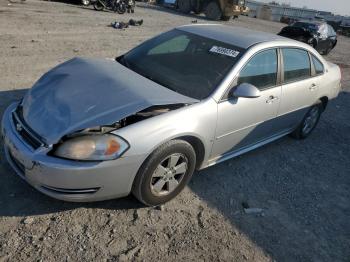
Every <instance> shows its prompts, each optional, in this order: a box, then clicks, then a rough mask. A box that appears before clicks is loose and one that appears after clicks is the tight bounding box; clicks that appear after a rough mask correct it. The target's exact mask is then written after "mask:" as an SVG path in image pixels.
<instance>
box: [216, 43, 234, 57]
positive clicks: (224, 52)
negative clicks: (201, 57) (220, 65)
mask: <svg viewBox="0 0 350 262" xmlns="http://www.w3.org/2000/svg"><path fill="white" fill-rule="evenodd" d="M209 52H212V53H217V54H221V55H226V56H231V57H237V56H238V55H239V52H238V51H236V50H232V49H228V48H225V47H220V46H216V45H214V46H213V47H212V48H210V50H209Z"/></svg>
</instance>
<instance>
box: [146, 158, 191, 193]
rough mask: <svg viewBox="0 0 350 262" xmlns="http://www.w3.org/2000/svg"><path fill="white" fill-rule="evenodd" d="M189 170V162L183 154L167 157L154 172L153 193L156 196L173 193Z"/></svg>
mask: <svg viewBox="0 0 350 262" xmlns="http://www.w3.org/2000/svg"><path fill="white" fill-rule="evenodd" d="M187 169H188V160H187V158H186V157H185V156H184V155H183V154H179V153H176V154H172V155H170V156H168V157H166V158H165V159H164V160H163V161H162V162H161V163H160V164H159V165H158V166H157V168H156V170H155V171H154V172H153V175H152V178H151V191H152V193H153V194H154V195H156V196H164V195H168V194H170V193H171V192H173V191H174V190H175V189H176V188H177V187H178V186H179V184H180V182H181V180H182V179H183V177H184V175H185V174H186V172H187Z"/></svg>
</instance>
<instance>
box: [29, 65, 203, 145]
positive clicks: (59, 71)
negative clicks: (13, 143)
mask: <svg viewBox="0 0 350 262" xmlns="http://www.w3.org/2000/svg"><path fill="white" fill-rule="evenodd" d="M194 102H197V100H195V99H192V98H190V97H187V96H183V95H181V94H178V93H176V92H173V91H171V90H169V89H167V88H165V87H162V86H160V85H158V84H157V83H155V82H153V81H150V80H149V79H147V78H144V77H142V76H141V75H139V74H137V73H135V72H133V71H131V70H130V69H128V68H126V67H124V66H122V65H121V64H119V63H118V62H116V61H112V60H106V59H83V58H74V59H72V60H69V61H67V62H65V63H63V64H61V65H59V66H57V67H55V68H54V69H52V70H51V71H49V72H48V73H46V74H45V75H43V76H42V77H41V78H40V79H39V80H38V82H37V83H35V84H34V86H33V87H32V89H30V90H29V91H28V92H27V94H26V95H25V97H24V98H23V101H22V107H23V118H24V120H25V122H26V123H27V125H28V126H29V127H30V128H31V129H32V130H33V131H34V132H36V133H37V134H38V135H40V136H41V137H42V138H43V139H44V140H45V142H46V143H47V144H54V143H57V142H58V141H59V140H60V139H61V138H62V137H63V136H64V135H67V134H70V133H72V132H74V131H78V130H82V129H85V128H89V127H94V126H100V125H109V124H113V123H115V122H117V121H119V120H121V119H123V118H125V117H127V116H129V115H132V114H134V113H137V112H138V111H141V110H143V109H146V108H148V107H150V106H153V105H166V104H178V103H194Z"/></svg>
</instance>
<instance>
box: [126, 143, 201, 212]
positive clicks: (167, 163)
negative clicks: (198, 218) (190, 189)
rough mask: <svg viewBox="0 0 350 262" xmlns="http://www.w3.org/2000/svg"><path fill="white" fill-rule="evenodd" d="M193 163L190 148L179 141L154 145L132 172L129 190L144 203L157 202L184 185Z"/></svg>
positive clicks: (190, 173) (153, 203)
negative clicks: (133, 178)
mask: <svg viewBox="0 0 350 262" xmlns="http://www.w3.org/2000/svg"><path fill="white" fill-rule="evenodd" d="M195 165H196V155H195V151H194V149H193V147H192V146H191V145H190V144H189V143H187V142H186V141H183V140H171V141H169V142H167V143H165V144H163V145H162V146H160V147H158V148H157V149H156V150H155V151H154V152H153V153H152V154H151V155H150V156H149V157H148V158H147V160H146V161H145V162H144V163H143V165H142V166H141V168H140V170H139V172H138V174H137V175H136V178H135V181H134V184H133V189H132V192H133V194H134V196H135V197H136V198H137V199H138V200H140V201H141V202H142V203H144V204H146V205H148V206H156V205H161V204H163V203H165V202H167V201H169V200H171V199H173V198H174V197H175V196H177V195H178V194H179V193H180V192H181V190H182V189H183V188H184V187H185V186H186V184H187V183H188V182H189V180H190V179H191V177H192V174H193V172H194V169H195Z"/></svg>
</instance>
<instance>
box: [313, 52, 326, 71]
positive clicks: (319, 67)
mask: <svg viewBox="0 0 350 262" xmlns="http://www.w3.org/2000/svg"><path fill="white" fill-rule="evenodd" d="M311 57H312V62H313V63H314V67H315V72H316V75H321V74H323V72H324V66H323V64H322V63H321V61H320V60H318V59H317V58H316V57H315V56H314V55H311Z"/></svg>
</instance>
